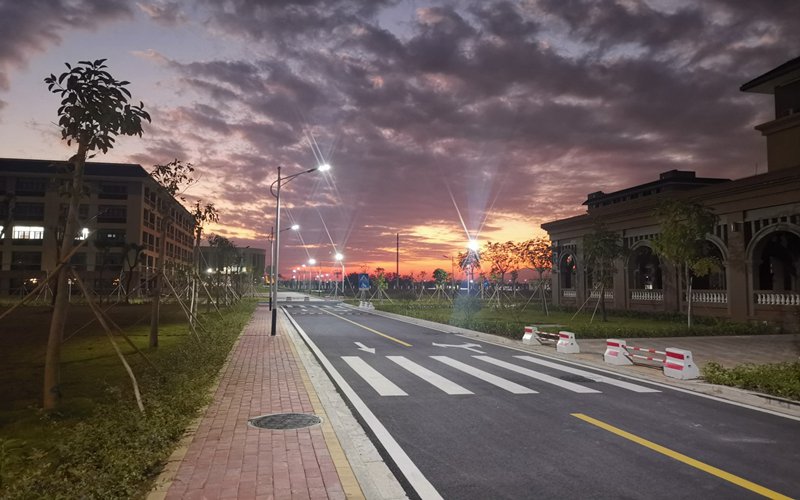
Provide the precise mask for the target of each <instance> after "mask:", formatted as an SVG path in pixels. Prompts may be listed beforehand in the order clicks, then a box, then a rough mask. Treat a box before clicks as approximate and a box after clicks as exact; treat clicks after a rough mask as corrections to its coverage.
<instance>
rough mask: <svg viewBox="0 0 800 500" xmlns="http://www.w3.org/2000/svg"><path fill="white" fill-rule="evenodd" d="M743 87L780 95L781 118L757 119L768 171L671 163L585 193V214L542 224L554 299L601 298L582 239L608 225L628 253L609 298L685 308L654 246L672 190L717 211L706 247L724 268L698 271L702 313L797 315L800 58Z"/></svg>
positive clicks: (646, 307) (696, 305) (631, 306)
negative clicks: (624, 183)
mask: <svg viewBox="0 0 800 500" xmlns="http://www.w3.org/2000/svg"><path fill="white" fill-rule="evenodd" d="M741 90H742V91H744V92H756V93H762V94H770V95H772V96H774V104H775V118H774V119H773V120H770V121H769V122H767V123H763V124H760V125H758V126H756V127H755V128H756V130H758V131H760V132H761V133H762V134H763V135H764V136H766V142H767V159H768V168H767V173H765V174H761V175H755V176H752V177H746V178H743V179H738V180H728V179H716V178H700V177H697V176H696V175H695V173H694V172H690V171H677V170H673V171H670V172H665V173H663V174H661V176H660V178H659V179H658V180H655V181H653V182H650V183H647V184H643V185H640V186H634V187H630V188H627V189H624V190H621V191H617V192H614V193H603V192H602V191H600V192H595V193H591V194H589V195H588V197H587V200H586V201H585V202H584V205H586V206H587V211H586V213H585V214H582V215H578V216H576V217H570V218H567V219H561V220H557V221H553V222H548V223H546V224H542V228H543V229H544V230H545V231H547V232H548V234H549V235H550V239H551V241H552V242H553V246H554V274H553V297H552V300H553V302H554V303H555V304H562V305H574V306H580V305H582V304H584V303H585V302H586V301H587V299H592V298H598V297H599V293H600V292H599V290H597V287H596V286H594V284H593V283H592V279H591V273H589V272H587V269H586V266H585V265H584V264H583V253H582V241H583V237H584V235H586V234H588V233H591V232H593V231H594V230H595V228H596V227H597V224H598V223H602V224H603V225H604V226H605V227H606V229H608V230H611V231H614V232H616V233H617V234H619V236H620V238H621V241H622V242H623V246H624V247H625V249H626V257H625V258H623V259H619V260H618V261H617V262H616V263H615V267H616V269H615V271H616V272H615V273H614V276H613V287H612V288H611V289H606V291H605V300H606V304H607V305H608V306H610V307H613V308H617V309H628V310H640V311H659V312H677V311H685V309H686V303H687V301H686V297H685V296H684V295H685V292H684V290H683V287H682V286H681V285H680V284H679V282H678V278H677V273H676V271H675V269H674V268H673V266H671V265H670V264H669V263H667V262H662V261H661V260H660V259H659V258H658V256H657V255H656V254H655V253H654V252H653V248H652V241H653V239H654V238H655V237H656V236H657V235H658V234H659V227H658V223H657V221H656V219H655V217H654V215H653V212H654V209H655V208H656V206H657V205H658V204H659V202H660V201H661V200H663V199H664V198H666V197H670V198H678V199H684V200H687V201H691V202H698V203H701V204H702V205H704V206H706V207H707V208H709V209H711V210H712V211H713V212H714V213H715V214H716V215H717V216H718V217H719V223H718V225H717V226H716V228H715V230H714V232H713V234H708V235H707V236H706V245H707V249H708V251H709V253H710V254H712V255H715V256H717V257H718V258H719V260H720V261H721V262H722V269H721V270H720V271H719V272H717V273H714V274H712V275H710V276H707V277H703V278H695V279H694V282H693V283H694V284H693V291H692V303H693V309H694V311H695V312H696V313H697V314H701V315H710V316H718V317H727V318H730V319H733V320H737V321H775V322H780V323H783V324H792V325H797V324H798V322H800V57H798V58H796V59H793V60H791V61H789V62H787V63H785V64H783V65H781V66H779V67H777V68H775V69H773V70H772V71H769V72H767V73H765V74H763V75H761V76H759V77H758V78H755V79H753V80H752V81H750V82H748V83H745V84H744V85H742V86H741ZM590 303H591V304H594V302H592V301H591V300H590Z"/></svg>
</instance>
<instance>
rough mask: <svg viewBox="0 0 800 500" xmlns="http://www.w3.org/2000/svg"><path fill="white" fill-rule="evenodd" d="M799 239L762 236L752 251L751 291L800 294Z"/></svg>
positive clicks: (784, 235) (782, 235)
mask: <svg viewBox="0 0 800 500" xmlns="http://www.w3.org/2000/svg"><path fill="white" fill-rule="evenodd" d="M799 275H800V236H798V235H797V234H794V233H792V232H789V231H780V230H779V231H773V232H772V233H770V234H768V235H765V236H764V237H763V238H762V239H761V241H759V242H758V244H757V245H756V247H755V248H754V250H753V288H754V289H755V290H762V291H773V292H798V291H800V279H799Z"/></svg>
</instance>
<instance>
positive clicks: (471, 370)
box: [431, 356, 537, 394]
mask: <svg viewBox="0 0 800 500" xmlns="http://www.w3.org/2000/svg"><path fill="white" fill-rule="evenodd" d="M431 358H433V359H435V360H436V361H440V362H442V363H444V364H446V365H447V366H452V367H453V368H455V369H456V370H461V371H462V372H464V373H467V374H469V375H472V376H473V377H477V378H479V379H481V380H483V381H484V382H489V383H490V384H492V385H496V386H497V387H499V388H501V389H505V390H507V391H508V392H510V393H512V394H536V393H537V391H534V390H533V389H528V388H527V387H525V386H522V385H519V384H516V383H514V382H511V381H510V380H506V379H504V378H502V377H498V376H497V375H493V374H491V373H489V372H485V371H483V370H481V369H479V368H475V367H474V366H470V365H467V364H465V363H462V362H461V361H457V360H455V359H452V358H449V357H447V356H431Z"/></svg>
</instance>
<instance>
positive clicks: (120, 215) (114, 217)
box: [97, 205, 128, 222]
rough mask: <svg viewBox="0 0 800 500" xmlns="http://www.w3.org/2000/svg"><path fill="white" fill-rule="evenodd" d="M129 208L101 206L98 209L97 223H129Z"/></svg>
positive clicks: (123, 206)
mask: <svg viewBox="0 0 800 500" xmlns="http://www.w3.org/2000/svg"><path fill="white" fill-rule="evenodd" d="M127 220H128V208H127V207H126V206H125V205H100V206H99V207H97V222H127Z"/></svg>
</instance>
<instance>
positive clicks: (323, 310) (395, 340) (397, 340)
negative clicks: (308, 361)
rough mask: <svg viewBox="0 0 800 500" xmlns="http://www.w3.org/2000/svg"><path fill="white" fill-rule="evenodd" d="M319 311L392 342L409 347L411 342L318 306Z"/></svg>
mask: <svg viewBox="0 0 800 500" xmlns="http://www.w3.org/2000/svg"><path fill="white" fill-rule="evenodd" d="M320 311H322V312H324V313H327V314H330V315H331V316H335V317H337V318H339V319H342V320H344V321H347V322H348V323H352V324H354V325H356V326H358V327H361V328H363V329H364V330H367V331H368V332H372V333H374V334H376V335H380V336H381V337H383V338H386V339H389V340H393V341H394V342H397V343H398V344H400V345H402V346H406V347H411V344H409V343H408V342H403V341H402V340H399V339H396V338H394V337H392V336H391V335H386V334H385V333H381V332H379V331H378V330H373V329H372V328H370V327H368V326H364V325H362V324H360V323H356V322H355V321H351V320H349V319H347V318H344V317H342V316H339V315H338V314H334V313H332V312H330V311H326V310H325V309H322V308H320Z"/></svg>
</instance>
